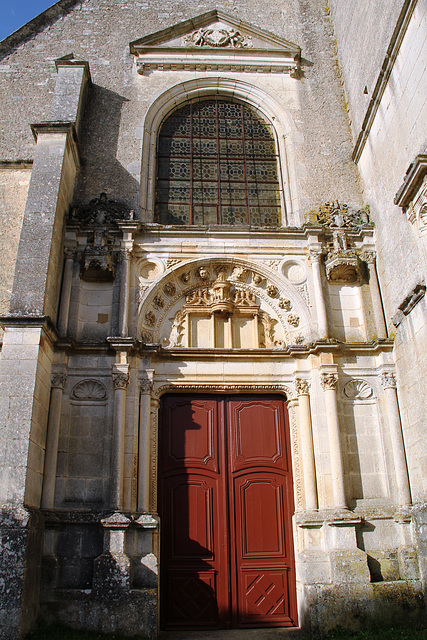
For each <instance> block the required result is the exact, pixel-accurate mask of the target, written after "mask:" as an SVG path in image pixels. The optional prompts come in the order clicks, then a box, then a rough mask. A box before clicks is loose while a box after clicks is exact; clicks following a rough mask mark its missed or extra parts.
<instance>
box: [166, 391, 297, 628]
mask: <svg viewBox="0 0 427 640" xmlns="http://www.w3.org/2000/svg"><path fill="white" fill-rule="evenodd" d="M159 445H160V460H159V462H160V468H159V513H160V516H161V561H160V566H161V574H160V597H161V619H162V626H163V627H164V628H167V629H179V628H186V629H188V628H195V629H196V628H222V629H226V628H244V627H263V626H265V627H270V626H294V625H296V624H297V613H296V592H295V570H294V559H293V546H292V528H291V516H292V513H293V494H292V474H291V464H290V452H289V429H288V424H287V411H286V404H285V402H284V400H283V399H282V398H281V397H280V396H252V395H251V396H249V395H248V396H208V395H207V396H191V397H190V396H185V395H168V396H165V397H164V398H163V401H162V410H161V421H160V442H159Z"/></svg>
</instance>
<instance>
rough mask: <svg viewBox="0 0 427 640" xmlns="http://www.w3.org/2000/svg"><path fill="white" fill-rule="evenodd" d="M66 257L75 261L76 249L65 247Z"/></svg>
mask: <svg viewBox="0 0 427 640" xmlns="http://www.w3.org/2000/svg"><path fill="white" fill-rule="evenodd" d="M64 256H65V259H66V260H74V258H75V257H76V249H75V247H64Z"/></svg>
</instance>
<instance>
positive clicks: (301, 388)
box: [295, 378, 310, 396]
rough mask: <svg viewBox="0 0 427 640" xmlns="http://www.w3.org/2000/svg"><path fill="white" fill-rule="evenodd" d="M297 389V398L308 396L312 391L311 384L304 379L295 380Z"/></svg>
mask: <svg viewBox="0 0 427 640" xmlns="http://www.w3.org/2000/svg"><path fill="white" fill-rule="evenodd" d="M295 389H296V391H297V396H308V395H309V390H310V382H309V381H308V380H304V378H295Z"/></svg>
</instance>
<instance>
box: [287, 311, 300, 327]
mask: <svg viewBox="0 0 427 640" xmlns="http://www.w3.org/2000/svg"><path fill="white" fill-rule="evenodd" d="M286 320H287V321H288V322H289V324H291V325H292V326H293V327H297V326H298V325H299V316H297V315H296V314H295V313H288V315H287V316H286Z"/></svg>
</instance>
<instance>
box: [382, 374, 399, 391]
mask: <svg viewBox="0 0 427 640" xmlns="http://www.w3.org/2000/svg"><path fill="white" fill-rule="evenodd" d="M381 384H382V386H383V388H384V389H396V388H397V385H396V377H395V375H394V373H393V372H392V371H383V372H382V374H381Z"/></svg>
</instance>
